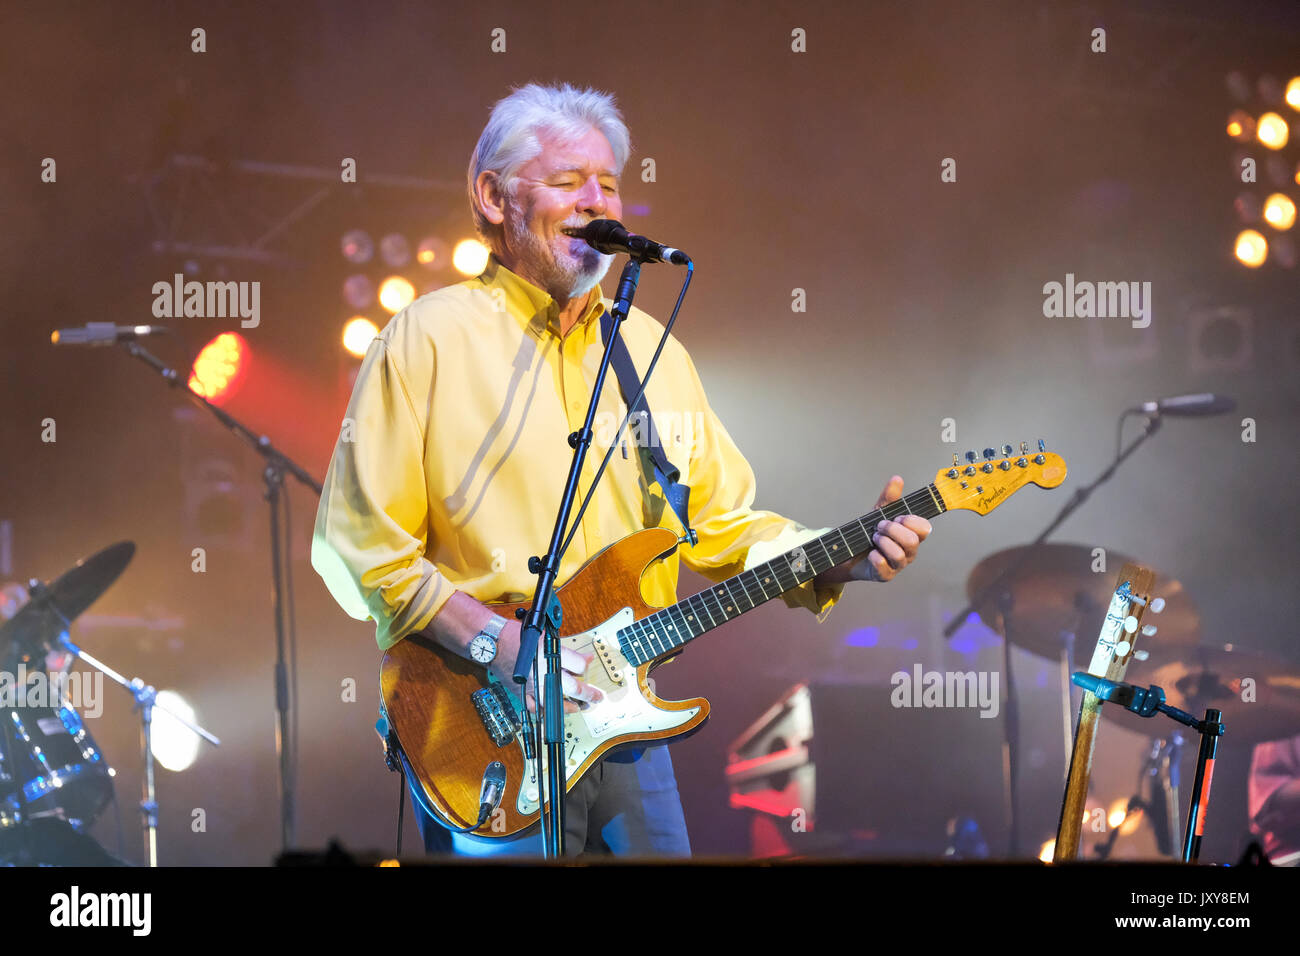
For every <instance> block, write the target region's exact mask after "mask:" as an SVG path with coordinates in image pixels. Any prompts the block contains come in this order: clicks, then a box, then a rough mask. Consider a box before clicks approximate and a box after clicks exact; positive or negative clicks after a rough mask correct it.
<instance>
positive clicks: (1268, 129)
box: [1255, 113, 1290, 149]
mask: <svg viewBox="0 0 1300 956" xmlns="http://www.w3.org/2000/svg"><path fill="white" fill-rule="evenodd" d="M1289 134H1290V130H1289V129H1288V128H1287V125H1286V120H1284V119H1283V118H1282V117H1280V116H1278V115H1277V114H1276V113H1265V114H1264V115H1263V116H1261V117H1260V118H1259V125H1258V128H1257V129H1256V130H1255V135H1256V137H1257V138H1258V139H1259V141H1260V142H1261V143H1263V144H1264V145H1265V146H1267V147H1268V148H1269V149H1281V148H1282V147H1283V146H1285V145H1286V141H1287V137H1288V136H1289Z"/></svg>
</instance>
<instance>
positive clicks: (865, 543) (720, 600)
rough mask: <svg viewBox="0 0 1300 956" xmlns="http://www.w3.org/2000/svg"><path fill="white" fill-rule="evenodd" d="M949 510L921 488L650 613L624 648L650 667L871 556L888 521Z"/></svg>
mask: <svg viewBox="0 0 1300 956" xmlns="http://www.w3.org/2000/svg"><path fill="white" fill-rule="evenodd" d="M946 510H947V509H946V508H945V507H944V505H943V500H942V498H941V497H940V495H939V492H938V489H936V488H935V486H934V485H933V484H931V485H927V486H926V487H924V488H920V489H917V490H916V491H913V492H912V493H911V494H909V495H906V496H904V497H903V498H900V499H899V500H898V501H891V502H890V503H889V504H887V505H885V506H884V507H883V508H878V509H876V510H875V511H872V512H870V513H868V514H865V515H863V516H862V517H861V518H855V519H854V520H853V521H850V522H848V523H847V524H842V525H840V526H839V527H838V528H833V529H832V530H830V531H828V532H826V533H825V534H824V535H822V536H821V537H819V538H813V539H812V540H810V541H806V542H804V543H803V544H802V545H800V546H799V547H797V548H795V549H794V550H792V551H787V552H786V553H785V554H782V555H779V556H777V557H775V558H773V559H772V560H771V561H767V562H765V563H763V564H760V565H757V566H756V567H753V568H750V569H749V570H747V571H742V572H740V573H739V574H737V575H735V576H734V577H730V578H727V580H725V581H723V582H722V583H721V584H715V585H713V586H712V587H710V588H707V589H706V590H703V591H701V592H699V593H698V594H692V595H691V596H690V597H688V598H686V599H685V600H682V601H678V602H677V603H676V604H673V605H671V606H669V607H666V608H663V609H662V610H659V611H656V612H655V613H653V614H648V615H646V616H645V617H643V618H641V620H639V621H636V622H635V623H632V624H629V625H628V626H627V627H625V628H622V629H620V630H619V632H618V643H619V646H620V648H621V649H622V651H623V655H624V656H625V657H626V658H627V659H628V661H630V662H631V663H632V664H634V665H638V666H639V665H641V664H646V663H649V662H650V661H652V660H654V659H655V658H658V657H663V656H664V655H665V654H667V653H669V652H670V651H672V650H674V649H675V648H678V647H681V646H682V645H683V644H685V643H686V642H687V641H692V640H694V639H695V638H697V637H699V636H700V635H701V634H703V633H704V632H705V631H711V630H713V628H715V627H718V626H719V625H721V624H725V623H727V621H730V620H731V619H732V618H734V617H739V616H740V615H742V614H744V613H745V612H746V611H750V610H753V609H754V608H756V607H758V606H759V605H760V604H763V603H764V602H766V601H770V600H771V599H772V598H774V597H778V596H779V595H781V594H784V593H785V592H786V591H789V590H791V589H792V588H794V587H797V586H798V585H800V584H803V583H804V582H805V581H811V580H812V579H813V578H815V577H816V576H817V575H819V574H821V573H822V572H823V571H829V570H830V569H831V568H833V567H835V566H836V565H837V564H842V563H843V562H845V561H847V560H848V559H849V558H854V557H857V556H858V555H862V554H866V553H867V552H868V551H870V550H871V549H872V548H873V547H875V543H874V542H873V541H872V540H871V536H872V535H873V534H874V533H875V530H876V525H877V523H879V522H880V521H882V520H883V519H885V518H898V517H901V516H903V515H907V514H913V515H920V516H921V517H922V518H933V517H934V516H935V515H939V514H942V513H943V512H944V511H946Z"/></svg>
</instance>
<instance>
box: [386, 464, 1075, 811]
mask: <svg viewBox="0 0 1300 956" xmlns="http://www.w3.org/2000/svg"><path fill="white" fill-rule="evenodd" d="M1038 447H1039V450H1038V452H1037V453H1036V454H1035V453H1031V452H1030V451H1029V450H1028V448H1027V446H1026V445H1025V444H1024V443H1023V442H1022V443H1021V446H1020V449H1021V453H1020V454H1019V455H1016V454H1014V453H1013V451H1012V448H1011V446H1010V445H1004V446H1003V448H1002V452H1003V455H1002V457H1001V458H998V457H997V453H996V452H995V451H994V450H993V449H991V448H989V449H985V452H984V457H985V459H986V460H985V461H983V462H977V461H976V456H975V454H974V453H973V452H971V453H968V454H967V459H968V463H967V464H966V465H964V466H963V465H959V464H958V461H957V456H955V455H954V456H953V466H952V467H951V468H946V469H944V470H942V471H940V472H939V473H938V474H937V475H935V479H934V481H933V482H932V483H931V484H928V485H926V486H924V487H922V488H919V489H917V490H916V491H913V492H912V493H911V494H909V495H906V496H905V497H903V498H900V499H899V500H898V501H893V502H890V503H888V504H886V505H885V506H884V507H883V508H880V509H877V510H875V511H872V512H870V513H869V514H866V515H863V516H862V517H861V518H857V519H855V520H853V521H850V522H848V523H847V524H844V525H840V526H839V527H838V528H834V529H832V530H830V531H828V532H827V533H825V534H823V535H821V536H820V537H818V538H814V539H812V540H810V541H807V542H805V543H804V544H803V545H801V546H799V547H797V548H794V549H793V550H791V551H788V552H786V553H785V554H782V555H780V556H778V557H776V558H773V559H772V560H771V561H768V562H766V563H763V564H760V565H757V566H756V567H753V568H750V569H749V570H746V571H742V572H741V573H740V574H737V575H735V576H734V577H731V578H728V579H727V580H725V581H722V582H721V583H719V584H715V585H713V586H712V587H710V588H707V589H706V590H703V591H700V592H699V593H698V594H694V595H692V596H690V597H688V598H686V599H684V600H682V601H678V602H677V603H676V604H673V605H670V606H669V607H664V608H657V607H652V606H650V605H648V604H646V603H645V601H644V600H643V599H642V596H641V575H642V574H643V572H644V571H645V569H646V568H647V567H649V566H650V565H651V564H652V563H653V562H655V561H657V560H659V559H661V558H664V557H666V556H667V555H669V554H671V553H672V552H673V551H674V550H676V548H677V545H678V537H677V535H676V534H675V533H674V532H673V531H671V530H669V529H667V528H647V529H646V530H644V531H638V532H636V533H634V534H631V535H628V536H627V537H626V538H623V539H622V540H620V541H617V542H615V543H614V544H612V545H610V546H609V547H607V548H605V549H604V550H602V551H600V552H599V553H598V554H596V555H595V556H593V557H592V558H591V559H590V560H589V561H588V562H587V563H586V564H584V565H583V566H582V568H581V569H579V570H578V571H577V572H576V573H575V574H574V575H573V577H571V578H570V579H569V580H568V581H567V582H565V583H564V585H563V586H561V587H559V588H558V589H557V590H556V595H557V597H558V599H559V602H560V606H561V609H562V612H563V614H562V622H561V626H560V629H559V632H560V637H561V640H562V642H563V643H564V645H565V646H567V647H570V648H573V649H574V650H576V651H579V652H581V653H594V654H595V658H594V660H593V661H592V663H591V666H590V667H589V668H588V669H587V672H586V673H585V674H583V675H581V676H582V679H583V680H584V681H586V682H587V683H589V684H592V685H593V686H595V687H598V688H600V690H601V691H602V692H603V693H604V695H605V696H604V699H603V700H601V701H599V702H598V703H595V704H588V705H586V706H585V708H584V709H582V710H581V711H579V712H577V713H572V714H565V733H566V758H567V759H566V763H567V766H566V772H567V777H568V788H569V789H572V788H573V786H574V785H575V784H577V782H578V781H579V780H581V779H582V777H583V775H584V774H586V772H587V771H588V770H590V769H591V768H592V767H593V766H594V765H595V763H596V762H597V761H598V760H600V758H601V757H603V756H605V755H606V754H607V753H609V752H610V751H612V750H614V749H616V748H621V747H628V746H637V745H642V746H643V745H645V744H647V743H652V742H656V741H664V740H667V739H669V738H672V737H677V736H680V735H682V734H686V733H689V732H691V731H693V730H695V729H696V728H698V727H699V726H700V725H701V724H702V723H704V721H705V719H706V718H707V717H708V716H709V702H708V701H707V700H705V699H704V698H703V697H696V698H692V699H690V700H662V699H660V698H659V697H657V696H656V695H655V693H654V689H653V687H652V685H651V683H650V682H649V679H648V678H649V674H650V672H651V671H652V670H653V669H654V668H656V667H658V666H659V665H660V664H663V663H666V662H667V661H668V660H670V659H671V658H672V657H673V656H674V655H675V654H676V653H677V652H678V651H679V650H680V649H681V648H682V647H683V645H685V644H686V643H688V642H689V641H692V640H694V639H695V638H697V637H699V636H701V635H702V634H704V633H705V632H707V631H711V630H712V629H713V628H715V627H718V626H719V625H721V624H725V623H726V622H727V621H730V620H731V619H732V618H735V617H739V616H740V615H741V614H744V613H745V612H746V611H749V610H751V609H753V608H755V607H758V606H759V605H760V604H762V603H764V602H766V601H768V600H771V599H772V598H774V597H777V596H778V595H780V594H783V593H784V592H786V591H789V590H790V589H791V588H793V587H795V586H796V585H798V584H801V583H803V582H805V581H811V580H812V579H813V578H815V577H816V576H817V575H818V574H821V573H822V572H823V571H827V570H829V569H830V568H833V567H835V566H836V565H838V564H841V563H843V562H844V561H847V560H849V559H850V558H854V557H857V556H859V555H863V554H866V553H867V552H868V551H870V550H871V549H872V548H873V547H874V543H873V542H872V540H871V535H872V534H873V533H874V531H875V527H876V524H877V523H878V522H879V521H881V520H883V519H887V518H898V517H901V516H903V515H906V514H914V515H920V516H921V517H923V518H934V517H935V516H937V515H940V514H943V513H944V512H945V511H955V510H965V511H974V512H975V513H976V514H980V515H985V514H988V513H989V512H990V511H992V510H993V509H994V508H996V507H998V506H999V505H1001V504H1002V503H1003V502H1004V501H1006V500H1007V498H1009V497H1010V496H1011V495H1012V494H1014V493H1015V492H1016V491H1018V490H1019V489H1021V488H1023V487H1025V486H1026V485H1030V484H1034V485H1038V486H1040V487H1043V488H1055V487H1056V486H1057V485H1059V484H1061V482H1063V481H1064V480H1065V476H1066V465H1065V461H1064V460H1063V459H1062V458H1061V456H1060V455H1056V454H1051V453H1047V452H1045V451H1044V450H1043V443H1042V442H1041V441H1040V442H1039V445H1038ZM521 606H523V605H522V604H498V605H494V609H495V610H496V612H497V613H498V614H501V615H502V616H503V617H506V618H509V617H511V616H512V615H513V614H514V611H515V609H516V608H517V607H521ZM380 683H381V689H382V695H383V701H384V707H385V710H386V712H387V714H388V721H389V726H390V728H391V729H392V731H393V732H394V733H395V734H396V736H397V740H398V743H399V745H400V746H401V748H402V751H403V752H404V753H405V754H406V758H407V761H408V763H409V764H410V767H411V770H412V772H413V773H414V774H415V776H416V777H417V778H418V779H419V781H420V784H421V786H422V788H423V791H424V794H425V797H426V798H427V799H426V803H427V804H428V805H429V807H430V808H431V809H433V811H434V812H435V813H436V814H437V815H438V816H440V817H441V818H442V820H443V821H444V822H445V823H446V824H447V825H448V826H450V827H454V828H462V827H472V826H474V825H475V823H476V822H477V821H478V820H479V810H480V804H479V791H480V784H481V783H482V781H483V778H484V771H485V768H486V767H487V765H488V764H489V763H492V762H494V761H499V762H501V763H502V764H504V765H505V771H506V784H505V790H504V795H503V796H502V798H501V803H500V805H499V807H498V808H497V810H496V811H495V812H494V813H493V815H492V818H491V819H490V820H489V821H487V822H485V823H483V824H482V825H481V826H479V827H478V829H476V830H474V831H472V832H474V833H475V835H478V836H484V837H508V836H512V835H514V834H516V833H518V832H520V831H521V830H523V829H525V828H527V827H528V826H530V825H532V824H533V823H535V822H536V821H537V819H538V816H539V812H540V809H541V808H540V806H539V804H538V795H539V790H540V788H539V784H538V781H537V778H536V765H535V764H534V763H533V761H527V762H525V760H524V747H523V733H522V731H523V726H522V722H521V719H520V715H521V714H522V713H523V710H522V706H523V705H522V701H521V698H520V696H519V694H518V691H517V689H516V687H507V686H506V685H504V684H502V683H500V682H499V681H497V679H496V678H495V677H493V676H491V675H489V674H488V672H487V671H486V669H485V668H484V667H483V666H482V665H480V664H476V663H474V662H473V661H470V660H468V659H466V658H464V657H461V656H459V655H457V654H453V653H452V652H450V651H448V650H446V649H445V648H443V647H442V646H441V645H439V644H437V643H436V642H434V641H433V640H432V639H430V638H427V637H425V636H423V635H410V636H408V637H406V638H405V639H403V640H401V641H399V642H398V643H397V644H395V645H394V646H393V647H391V648H390V649H389V650H388V653H387V654H385V656H384V659H383V663H382V665H381V668H380ZM539 746H540V747H541V749H542V751H543V754H545V746H544V745H541V744H540V743H539ZM543 773H545V770H543Z"/></svg>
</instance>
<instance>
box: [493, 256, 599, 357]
mask: <svg viewBox="0 0 1300 956" xmlns="http://www.w3.org/2000/svg"><path fill="white" fill-rule="evenodd" d="M478 280H479V281H480V282H482V283H483V285H484V286H486V287H487V288H488V289H500V290H501V291H502V293H503V294H504V296H505V303H506V311H507V312H509V313H510V314H511V315H512V316H514V318H515V319H516V320H517V321H518V322H519V323H520V325H522V326H523V327H524V328H525V329H526V330H527V331H529V332H531V333H532V334H533V335H535V336H537V337H538V338H541V335H542V332H543V330H550V331H551V332H552V333H553V334H554V335H555V336H556V337H557V338H558V337H559V335H560V318H559V316H560V306H559V303H557V302H556V301H555V299H553V298H552V297H551V295H550V293H548V292H546V291H545V290H543V289H539V288H538V287H537V286H535V285H533V284H532V283H531V282H529V281H528V280H527V279H525V278H523V277H521V276H519V275H516V274H515V273H514V272H511V271H510V270H509V269H507V268H506V267H505V266H504V265H502V263H501V260H500V259H498V258H497V257H496V255H495V254H492V255H490V256H489V257H488V264H487V268H485V269H484V270H483V273H482V274H481V275H480V276H479V277H478ZM604 311H605V302H604V296H603V295H602V294H601V291H600V286H599V285H597V286H596V287H595V288H593V289H592V290H591V292H589V293H588V294H587V305H586V308H585V309H584V310H583V313H582V318H580V319H579V320H578V321H577V323H576V324H575V325H574V326H573V328H572V329H570V330H569V331H570V333H572V332H574V331H578V330H585V329H586V328H587V326H588V324H589V323H590V322H591V321H592V319H595V318H596V317H598V316H599V315H600V314H601V313H603V312H604Z"/></svg>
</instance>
